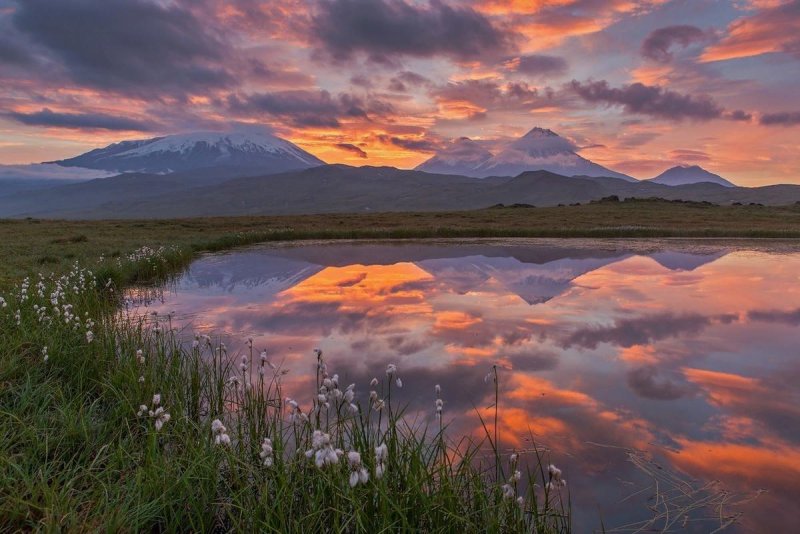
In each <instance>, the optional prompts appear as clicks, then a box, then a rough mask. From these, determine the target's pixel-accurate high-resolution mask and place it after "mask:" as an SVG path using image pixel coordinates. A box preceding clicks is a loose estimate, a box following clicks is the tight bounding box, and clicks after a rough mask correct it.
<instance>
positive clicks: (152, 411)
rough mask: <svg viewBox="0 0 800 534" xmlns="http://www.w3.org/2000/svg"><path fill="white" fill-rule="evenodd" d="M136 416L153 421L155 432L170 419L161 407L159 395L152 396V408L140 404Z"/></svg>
mask: <svg viewBox="0 0 800 534" xmlns="http://www.w3.org/2000/svg"><path fill="white" fill-rule="evenodd" d="M137 415H138V416H139V417H145V416H147V417H149V418H150V419H151V420H152V421H153V426H155V429H156V432H158V431H160V430H161V428H162V427H163V426H164V425H165V424H166V423H168V422H169V420H170V419H171V417H172V416H171V415H170V414H169V413H168V412H167V411H166V409H165V408H164V407H163V406H161V394H160V393H156V394H155V395H153V400H152V408H148V407H147V406H146V405H144V404H142V405H141V406H139V412H138V413H137Z"/></svg>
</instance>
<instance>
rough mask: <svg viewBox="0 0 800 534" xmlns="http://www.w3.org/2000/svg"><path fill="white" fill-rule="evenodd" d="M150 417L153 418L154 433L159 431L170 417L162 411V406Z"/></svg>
mask: <svg viewBox="0 0 800 534" xmlns="http://www.w3.org/2000/svg"><path fill="white" fill-rule="evenodd" d="M150 417H152V418H153V424H154V425H155V427H156V431H159V430H161V427H163V426H164V425H165V424H166V423H167V422H169V420H170V417H171V416H170V415H169V414H168V413H167V412H166V411H165V410H164V407H163V406H159V407H158V408H156V410H155V411H154V412H152V413H151V414H150Z"/></svg>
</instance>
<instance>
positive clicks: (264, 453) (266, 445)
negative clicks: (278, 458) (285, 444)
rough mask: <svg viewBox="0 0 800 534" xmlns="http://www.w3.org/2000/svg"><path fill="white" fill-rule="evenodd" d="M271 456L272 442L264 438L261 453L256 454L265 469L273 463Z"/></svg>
mask: <svg viewBox="0 0 800 534" xmlns="http://www.w3.org/2000/svg"><path fill="white" fill-rule="evenodd" d="M272 455H273V450H272V440H271V439H269V438H264V441H262V442H261V452H260V453H258V456H259V458H261V463H262V464H264V466H266V467H272V464H273V462H274V458H273V456H272Z"/></svg>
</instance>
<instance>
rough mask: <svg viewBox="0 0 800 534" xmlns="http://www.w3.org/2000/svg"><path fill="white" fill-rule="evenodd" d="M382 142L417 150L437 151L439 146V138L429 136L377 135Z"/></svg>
mask: <svg viewBox="0 0 800 534" xmlns="http://www.w3.org/2000/svg"><path fill="white" fill-rule="evenodd" d="M376 138H377V139H379V140H380V141H381V142H382V143H386V144H390V145H394V146H396V147H400V148H403V149H405V150H413V151H415V152H435V151H436V150H438V148H439V144H440V143H439V141H438V140H437V139H432V138H427V137H419V138H413V137H396V136H392V135H377V136H376Z"/></svg>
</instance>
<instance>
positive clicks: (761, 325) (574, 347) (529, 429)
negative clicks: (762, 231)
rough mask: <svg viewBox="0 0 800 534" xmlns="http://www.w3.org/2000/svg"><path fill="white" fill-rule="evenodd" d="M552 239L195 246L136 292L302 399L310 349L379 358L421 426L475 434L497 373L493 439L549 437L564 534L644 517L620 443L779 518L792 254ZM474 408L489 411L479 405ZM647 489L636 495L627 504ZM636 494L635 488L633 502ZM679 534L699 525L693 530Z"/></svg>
mask: <svg viewBox="0 0 800 534" xmlns="http://www.w3.org/2000/svg"><path fill="white" fill-rule="evenodd" d="M669 247H670V248H668V249H663V248H659V247H655V248H654V249H653V250H648V251H647V252H642V251H641V247H639V248H633V249H631V248H626V247H620V246H619V244H616V243H610V244H604V245H601V246H599V247H598V246H595V247H593V248H586V247H582V246H559V245H553V244H546V245H543V244H532V243H525V242H523V243H520V244H513V243H512V244H509V243H503V244H494V245H493V244H482V243H477V244H459V245H457V246H456V245H452V246H447V245H420V244H405V245H384V244H369V245H364V244H357V245H344V244H333V245H308V246H300V247H283V248H263V249H257V250H249V251H243V252H236V253H231V254H225V255H217V256H210V257H206V258H203V259H201V260H199V261H197V262H196V263H194V264H193V265H192V267H191V268H190V269H189V271H188V272H187V273H186V274H185V275H184V276H183V277H182V278H180V280H179V281H178V282H177V284H176V287H175V288H174V289H175V291H174V292H173V293H171V294H168V295H167V296H166V297H165V299H164V301H163V302H160V303H156V304H154V307H156V308H157V309H158V311H159V312H160V313H164V312H168V311H172V310H174V311H175V312H176V314H177V317H179V318H181V320H182V322H183V323H184V324H185V325H187V330H188V331H195V330H197V331H202V332H203V333H210V332H216V333H226V334H227V335H228V336H229V338H230V339H229V340H227V343H228V345H229V346H234V345H235V341H236V340H241V339H244V338H245V337H246V336H253V337H254V339H255V345H256V346H257V347H258V348H259V350H260V349H261V348H267V349H268V351H269V352H270V353H271V354H272V355H273V357H275V358H278V359H281V360H285V365H286V366H288V367H289V368H291V369H292V374H291V376H294V379H293V381H292V382H291V384H290V387H291V388H295V391H294V392H293V393H292V395H293V396H294V397H296V398H298V399H301V398H309V397H310V396H311V394H312V391H311V386H310V383H311V382H312V379H311V372H312V370H313V368H312V365H313V360H312V357H311V350H312V349H313V348H314V347H320V348H322V349H323V350H324V351H325V353H326V355H327V357H328V359H329V361H330V362H331V364H332V366H333V367H334V368H335V370H336V372H338V373H339V374H340V375H342V376H343V377H345V378H344V380H345V381H346V382H351V381H352V382H356V383H357V384H359V385H361V386H362V388H361V389H362V390H365V389H366V384H367V383H368V381H369V380H370V379H371V378H372V376H374V375H375V374H376V373H378V372H380V371H381V370H382V369H384V368H385V365H386V364H387V363H389V362H394V363H397V364H398V365H399V366H400V368H401V370H402V376H403V381H404V382H405V384H406V387H405V388H404V390H403V395H405V396H406V397H407V400H408V401H409V402H411V403H412V406H413V407H415V408H416V409H419V410H421V413H422V414H423V416H425V417H429V418H430V420H432V419H433V411H432V409H430V407H432V405H433V404H432V403H433V398H434V397H433V387H434V385H435V384H437V383H438V384H441V385H442V389H443V397H444V399H445V401H446V404H445V419H446V420H448V421H451V426H452V427H453V431H454V432H463V433H474V434H476V435H478V434H479V433H480V432H482V430H481V429H480V427H479V425H478V423H477V419H476V417H475V410H476V409H478V410H483V411H485V410H486V409H485V407H486V406H487V405H488V404H490V403H491V402H492V395H493V392H492V391H490V390H489V388H488V387H487V386H486V385H485V384H484V383H483V377H484V376H485V374H486V372H487V370H488V368H489V367H490V366H491V365H492V364H494V363H498V364H499V365H501V366H502V369H503V370H501V379H500V387H501V423H500V432H501V435H502V438H503V445H504V446H506V447H524V446H527V445H529V440H530V436H531V435H533V436H534V437H535V439H536V440H537V442H541V443H544V444H546V445H548V446H550V447H552V448H553V450H554V451H555V455H556V458H558V460H559V463H560V464H563V465H565V471H566V477H567V478H568V479H569V480H570V482H571V491H572V497H573V502H575V503H577V504H576V506H575V513H576V522H577V523H576V524H577V526H578V529H579V531H584V530H586V529H588V528H591V527H595V526H598V525H599V519H598V518H599V514H598V512H597V510H598V508H599V509H600V510H602V516H603V520H604V522H605V525H606V526H610V525H615V524H623V523H627V522H629V521H632V520H636V519H641V518H645V517H647V516H648V510H647V508H646V507H645V506H644V504H646V503H643V502H637V500H636V499H632V500H627V501H624V502H621V501H622V500H623V499H624V498H625V497H627V496H628V495H629V494H631V493H633V492H634V491H635V490H636V489H640V488H641V485H642V484H644V483H645V481H646V478H644V477H643V475H642V473H641V472H640V470H638V469H637V468H636V467H635V466H634V465H633V464H632V463H631V462H629V461H627V459H626V455H625V454H624V453H623V451H622V450H621V449H616V448H608V447H601V446H598V445H597V444H609V445H614V446H617V447H623V448H624V447H629V448H636V449H641V450H646V451H650V452H651V453H652V454H654V455H655V457H656V458H658V459H659V460H660V461H663V462H664V465H665V466H666V467H668V468H669V469H677V470H680V471H681V472H683V473H685V474H687V475H688V476H691V477H698V478H702V479H708V480H710V479H719V480H721V481H723V482H724V484H725V485H726V487H728V488H729V489H731V490H734V491H737V492H745V493H747V492H752V491H754V490H757V489H760V488H763V489H767V490H769V493H767V494H765V495H763V496H761V497H760V498H759V499H758V500H756V501H754V502H753V503H751V504H748V505H743V509H744V511H745V515H744V517H743V518H742V520H741V525H742V526H741V527H740V528H743V529H748V528H749V529H752V530H756V531H776V532H777V531H787V530H791V528H792V527H793V526H794V522H795V520H796V512H795V501H796V499H797V497H798V496H800V386H798V384H800V380H798V379H800V359H798V352H797V346H796V339H797V334H798V326H800V285H799V284H798V282H800V277H799V276H798V273H800V253H796V252H786V251H783V252H781V253H780V254H777V253H770V252H764V251H760V252H757V251H752V250H748V249H747V248H745V249H735V248H731V247H729V246H728V247H726V248H719V247H713V246H712V247H707V248H706V249H704V250H701V251H697V250H689V251H687V250H683V249H676V248H675V247H677V245H670V246H669ZM487 413H488V412H487ZM647 495H650V494H649V493H643V494H642V496H641V499H644V497H646V496H647ZM641 499H640V500H641ZM697 529H699V530H698V531H703V530H704V527H702V526H698V527H697Z"/></svg>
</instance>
